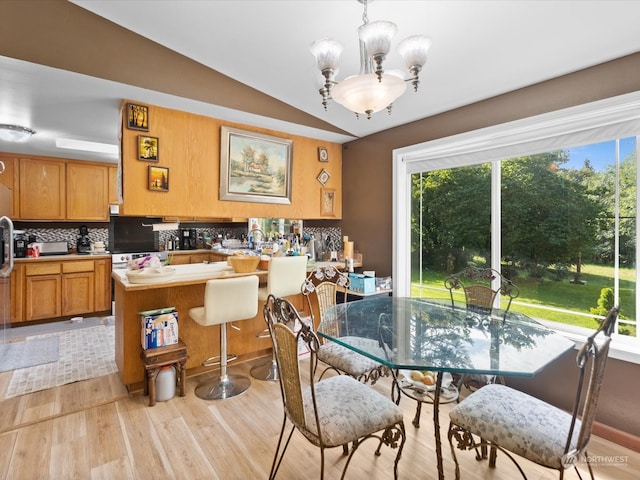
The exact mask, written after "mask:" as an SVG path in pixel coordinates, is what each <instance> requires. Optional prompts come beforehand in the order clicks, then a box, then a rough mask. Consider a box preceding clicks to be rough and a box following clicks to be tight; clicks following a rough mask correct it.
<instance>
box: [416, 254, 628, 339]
mask: <svg viewBox="0 0 640 480" xmlns="http://www.w3.org/2000/svg"><path fill="white" fill-rule="evenodd" d="M446 276H447V274H445V273H439V272H434V271H431V270H426V271H424V272H423V278H422V286H423V288H420V283H419V278H418V276H417V273H416V274H415V275H414V278H413V279H412V288H411V294H412V296H422V297H426V298H434V299H447V300H448V299H449V298H450V297H449V291H448V290H446V289H445V288H444V279H445V277H446ZM571 279H573V273H570V275H569V276H568V277H567V278H566V279H564V280H562V281H555V280H551V279H546V278H545V279H544V280H543V281H542V282H540V281H538V280H536V279H532V278H525V277H523V276H518V277H516V278H513V279H512V280H513V282H514V283H515V284H516V285H517V286H518V288H519V289H520V296H519V297H518V298H517V299H516V300H514V303H513V304H512V306H511V308H512V309H513V310H514V311H518V312H521V313H524V314H527V315H529V316H531V317H535V318H541V319H546V320H551V321H554V322H560V323H568V324H572V325H579V326H584V327H587V328H594V327H597V325H598V324H597V322H596V321H595V320H594V318H593V317H592V316H590V315H588V316H580V315H572V314H567V313H565V312H556V311H552V310H547V309H545V308H539V307H537V305H540V306H541V307H553V308H559V309H567V310H572V311H575V312H580V313H585V314H589V308H591V307H596V306H597V301H598V298H599V297H600V290H601V289H602V288H604V287H610V288H613V268H611V267H604V266H600V265H583V266H582V279H583V280H584V281H586V284H585V285H577V284H573V283H571V282H570V280H571ZM421 291H422V294H421ZM458 300H459V301H460V302H464V297H463V296H462V294H461V295H460V297H459V299H457V301H458ZM521 304H526V305H521ZM505 306H506V304H505ZM620 313H621V315H620V318H623V319H629V320H633V319H635V318H636V312H635V270H634V269H620Z"/></svg>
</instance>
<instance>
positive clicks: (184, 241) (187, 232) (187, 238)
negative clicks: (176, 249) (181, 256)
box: [180, 228, 197, 250]
mask: <svg viewBox="0 0 640 480" xmlns="http://www.w3.org/2000/svg"><path fill="white" fill-rule="evenodd" d="M196 240H197V235H196V229H195V228H181V229H180V250H195V249H196Z"/></svg>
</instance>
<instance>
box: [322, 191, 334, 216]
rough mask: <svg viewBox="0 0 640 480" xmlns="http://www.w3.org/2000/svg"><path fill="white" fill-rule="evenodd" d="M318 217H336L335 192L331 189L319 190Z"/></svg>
mask: <svg viewBox="0 0 640 480" xmlns="http://www.w3.org/2000/svg"><path fill="white" fill-rule="evenodd" d="M320 215H321V216H323V217H335V215H336V191H335V189H333V188H321V189H320Z"/></svg>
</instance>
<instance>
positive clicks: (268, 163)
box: [220, 126, 293, 204]
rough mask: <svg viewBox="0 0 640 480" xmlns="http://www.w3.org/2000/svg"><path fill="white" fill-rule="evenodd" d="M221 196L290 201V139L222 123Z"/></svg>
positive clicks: (271, 201) (261, 200)
mask: <svg viewBox="0 0 640 480" xmlns="http://www.w3.org/2000/svg"><path fill="white" fill-rule="evenodd" d="M220 144H221V148H220V150H221V151H220V200H232V201H237V202H260V203H280V204H291V159H292V155H293V153H292V150H293V140H290V139H286V138H280V137H274V136H272V135H266V134H262V133H257V132H250V131H247V130H241V129H239V128H233V127H226V126H223V127H222V129H221V141H220Z"/></svg>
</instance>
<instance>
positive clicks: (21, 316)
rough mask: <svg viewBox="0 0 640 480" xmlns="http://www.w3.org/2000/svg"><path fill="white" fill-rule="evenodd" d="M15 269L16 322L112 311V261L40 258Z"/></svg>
mask: <svg viewBox="0 0 640 480" xmlns="http://www.w3.org/2000/svg"><path fill="white" fill-rule="evenodd" d="M15 266H16V268H15V271H16V281H15V282H12V285H11V288H12V290H14V291H12V299H14V301H15V302H16V304H15V305H13V312H14V313H13V316H12V318H13V322H14V323H20V322H30V321H34V320H52V321H55V320H58V319H60V318H61V317H70V316H74V315H86V314H93V313H100V312H105V311H109V310H111V260H110V259H86V260H84V259H83V260H79V259H73V260H72V259H70V260H68V261H67V260H64V261H51V260H46V259H42V260H40V259H38V260H27V261H26V262H24V263H22V262H19V261H18V262H16V263H15Z"/></svg>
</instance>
